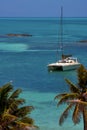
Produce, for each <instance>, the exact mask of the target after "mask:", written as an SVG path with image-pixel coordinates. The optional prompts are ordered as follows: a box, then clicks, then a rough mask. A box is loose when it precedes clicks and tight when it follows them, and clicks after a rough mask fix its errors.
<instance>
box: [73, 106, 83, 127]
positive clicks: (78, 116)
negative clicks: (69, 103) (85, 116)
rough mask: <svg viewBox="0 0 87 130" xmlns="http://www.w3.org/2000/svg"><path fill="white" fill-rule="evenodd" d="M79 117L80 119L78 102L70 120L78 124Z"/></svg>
mask: <svg viewBox="0 0 87 130" xmlns="http://www.w3.org/2000/svg"><path fill="white" fill-rule="evenodd" d="M80 119H81V111H80V104H77V105H76V106H75V109H74V112H73V116H72V120H73V122H74V124H78V123H79V122H80Z"/></svg>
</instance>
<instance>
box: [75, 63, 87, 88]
mask: <svg viewBox="0 0 87 130" xmlns="http://www.w3.org/2000/svg"><path fill="white" fill-rule="evenodd" d="M77 74H78V85H79V87H80V88H82V89H85V87H86V86H87V70H86V68H85V67H84V66H83V65H81V66H80V67H79V68H78V70H77Z"/></svg>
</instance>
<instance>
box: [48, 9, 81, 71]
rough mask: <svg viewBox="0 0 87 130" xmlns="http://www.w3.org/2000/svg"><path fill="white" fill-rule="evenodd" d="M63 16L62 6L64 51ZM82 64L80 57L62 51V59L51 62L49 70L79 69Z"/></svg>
mask: <svg viewBox="0 0 87 130" xmlns="http://www.w3.org/2000/svg"><path fill="white" fill-rule="evenodd" d="M62 18H63V8H62V7H61V22H60V23H61V24H60V25H61V38H60V40H61V41H60V43H61V46H62V47H61V48H62V51H63V40H62V39H63V38H62V36H63V27H62V23H63V21H62ZM80 65H81V64H80V63H79V62H78V59H77V58H76V57H72V55H64V54H63V53H62V56H61V60H58V61H57V62H54V63H50V64H48V65H47V67H48V70H49V71H65V70H73V69H77V68H78V67H79V66H80Z"/></svg>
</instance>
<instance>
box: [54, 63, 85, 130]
mask: <svg viewBox="0 0 87 130" xmlns="http://www.w3.org/2000/svg"><path fill="white" fill-rule="evenodd" d="M77 77H78V82H77V84H76V85H75V84H74V83H72V82H71V81H70V80H68V79H65V81H66V82H67V84H68V86H69V89H70V92H66V93H61V94H58V95H57V96H56V97H55V99H58V103H57V106H59V105H61V104H63V103H66V105H67V106H66V108H65V110H64V112H63V113H62V114H61V116H60V119H59V125H62V124H63V122H64V121H65V119H66V118H67V117H68V114H69V112H70V110H71V109H72V110H73V111H72V120H73V123H74V124H78V123H79V122H80V119H81V115H82V116H83V122H84V130H87V70H86V68H85V67H84V66H83V65H81V66H80V67H79V68H78V70H77Z"/></svg>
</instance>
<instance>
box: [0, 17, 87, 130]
mask: <svg viewBox="0 0 87 130" xmlns="http://www.w3.org/2000/svg"><path fill="white" fill-rule="evenodd" d="M59 32H60V21H59V18H0V86H2V85H4V84H5V83H7V82H10V81H12V83H13V86H14V90H15V89H17V88H22V90H23V92H22V94H21V96H22V97H23V98H25V100H26V104H28V105H32V106H34V107H35V110H34V111H32V113H31V115H30V116H31V117H32V118H33V119H34V120H35V124H36V125H38V126H39V128H40V130H78V129H79V130H82V129H83V121H82V120H81V122H80V123H79V124H78V125H74V124H73V122H72V118H71V113H70V115H69V117H68V119H67V120H66V121H65V123H64V124H63V126H59V124H58V119H59V116H60V114H61V113H62V112H63V110H64V107H65V106H64V105H62V106H60V107H59V108H57V101H55V100H54V97H55V96H56V95H57V94H59V93H63V92H66V91H67V92H68V91H69V87H68V85H67V84H66V82H65V80H64V78H68V79H70V80H71V81H72V82H74V83H77V73H76V70H72V71H65V72H48V69H47V65H48V64H49V63H52V62H55V61H57V58H59V56H60V51H59V49H58V47H59V39H60V33H59ZM11 33H13V34H31V35H32V37H10V36H7V34H11ZM63 46H64V53H67V54H72V55H73V56H74V57H78V59H79V62H81V63H82V64H83V65H84V66H85V67H87V18H64V20H63ZM57 52H58V53H57Z"/></svg>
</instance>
